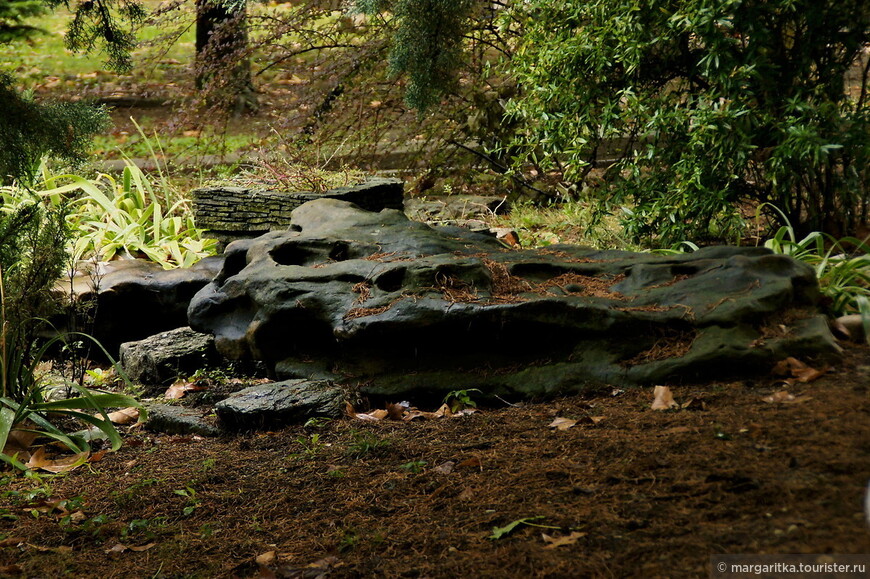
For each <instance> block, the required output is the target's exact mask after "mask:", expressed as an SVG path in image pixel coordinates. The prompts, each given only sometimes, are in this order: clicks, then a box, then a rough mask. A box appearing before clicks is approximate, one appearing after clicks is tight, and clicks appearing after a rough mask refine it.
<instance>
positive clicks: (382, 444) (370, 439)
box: [347, 430, 391, 458]
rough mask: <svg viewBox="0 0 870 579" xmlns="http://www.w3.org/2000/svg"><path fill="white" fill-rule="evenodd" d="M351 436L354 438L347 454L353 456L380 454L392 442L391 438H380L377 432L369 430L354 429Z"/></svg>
mask: <svg viewBox="0 0 870 579" xmlns="http://www.w3.org/2000/svg"><path fill="white" fill-rule="evenodd" d="M351 438H352V439H353V440H352V442H351V443H350V445H348V447H347V454H348V455H350V456H352V457H353V458H362V457H364V456H366V455H375V454H379V453H381V452H383V451H385V450H386V449H387V448H389V446H390V444H391V442H390V440H389V439H386V438H380V437H379V436H378V435H377V434H375V433H373V432H368V431H359V430H354V431H353V432H352V433H351Z"/></svg>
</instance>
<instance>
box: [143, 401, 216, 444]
mask: <svg viewBox="0 0 870 579" xmlns="http://www.w3.org/2000/svg"><path fill="white" fill-rule="evenodd" d="M210 412H211V409H208V410H206V409H202V408H187V407H184V406H177V405H175V404H149V405H148V422H146V423H145V428H147V429H148V430H151V431H153V432H162V433H165V434H198V435H200V436H219V435H220V434H221V430H220V429H219V428H218V427H217V426H216V425H215V424H214V420H213V419H209V417H208V414H209V413H210Z"/></svg>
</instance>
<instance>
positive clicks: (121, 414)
mask: <svg viewBox="0 0 870 579" xmlns="http://www.w3.org/2000/svg"><path fill="white" fill-rule="evenodd" d="M167 398H168V396H167ZM107 416H108V417H109V420H111V421H112V422H113V423H115V424H131V423H133V422H136V421H137V420H139V409H138V408H136V407H134V406H131V407H130V408H123V409H121V410H116V411H115V412H109V414H108V415H107Z"/></svg>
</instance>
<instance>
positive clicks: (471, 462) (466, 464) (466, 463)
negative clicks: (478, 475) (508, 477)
mask: <svg viewBox="0 0 870 579" xmlns="http://www.w3.org/2000/svg"><path fill="white" fill-rule="evenodd" d="M456 468H479V469H480V470H481V471H482V470H483V466H482V465H481V463H480V458H478V457H476V456H472V457H471V458H466V459H465V460H463V461H462V462H460V463H459V464H457V465H456Z"/></svg>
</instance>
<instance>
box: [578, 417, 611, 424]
mask: <svg viewBox="0 0 870 579" xmlns="http://www.w3.org/2000/svg"><path fill="white" fill-rule="evenodd" d="M606 418H607V417H606V416H588V415H587V416H584V417H583V418H581V419H580V420H578V421H577V423H578V424H591V425H593V426H595V425H596V424H598V423H599V422H601V421H602V420H605V419H606Z"/></svg>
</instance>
